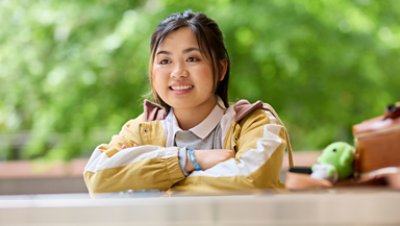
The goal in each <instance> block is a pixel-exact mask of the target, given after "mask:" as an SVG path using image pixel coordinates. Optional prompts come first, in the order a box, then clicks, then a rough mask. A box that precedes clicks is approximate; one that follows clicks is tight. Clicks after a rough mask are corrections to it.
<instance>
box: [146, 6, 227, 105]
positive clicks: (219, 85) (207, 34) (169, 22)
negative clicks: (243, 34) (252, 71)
mask: <svg viewBox="0 0 400 226" xmlns="http://www.w3.org/2000/svg"><path fill="white" fill-rule="evenodd" d="M184 27H188V28H190V29H191V30H192V32H193V33H194V34H195V36H196V39H197V43H198V45H199V48H200V51H201V52H202V54H204V55H205V56H206V57H207V59H209V60H210V62H211V64H212V71H213V75H214V80H215V81H216V82H215V83H216V84H215V85H216V88H215V94H216V95H218V96H219V97H221V99H222V100H223V102H224V105H225V107H228V106H229V104H228V81H229V72H230V60H229V55H228V52H227V50H226V48H225V44H224V39H223V34H222V32H221V30H220V29H219V27H218V25H217V23H216V22H215V21H214V20H212V19H210V18H208V17H207V16H206V15H205V14H203V13H195V12H192V11H191V10H187V11H184V12H183V13H176V14H172V15H171V16H169V17H168V18H166V19H165V20H164V21H162V22H161V23H160V24H159V25H158V27H157V29H156V31H155V32H154V33H153V35H152V36H151V42H150V51H151V57H150V63H149V79H150V83H151V84H152V75H151V68H152V65H153V62H154V57H155V52H156V50H157V48H158V46H159V45H160V43H161V42H162V41H163V40H164V39H165V37H167V35H168V34H170V33H171V32H173V31H176V30H178V29H180V28H184ZM222 60H226V63H227V68H226V73H225V76H224V79H223V80H222V81H219V75H220V74H221V73H222V70H223V67H222V65H221V61H222ZM152 93H153V97H154V100H155V101H156V102H157V103H159V104H161V105H162V106H163V107H165V108H167V109H169V108H170V106H169V105H168V104H166V103H165V102H164V101H163V100H162V99H161V98H160V97H159V96H158V94H157V93H156V92H155V90H154V89H153V88H152Z"/></svg>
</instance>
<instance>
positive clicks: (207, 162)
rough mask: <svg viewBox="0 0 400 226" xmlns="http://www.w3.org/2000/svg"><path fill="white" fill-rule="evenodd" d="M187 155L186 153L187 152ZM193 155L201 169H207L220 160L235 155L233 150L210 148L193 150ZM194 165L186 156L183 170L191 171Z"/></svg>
mask: <svg viewBox="0 0 400 226" xmlns="http://www.w3.org/2000/svg"><path fill="white" fill-rule="evenodd" d="M187 155H188V154H187ZM194 156H195V158H196V161H197V162H198V163H199V165H200V167H201V168H202V169H203V170H206V169H209V168H211V167H213V166H215V165H217V164H218V163H220V162H223V161H226V160H228V159H230V158H233V157H234V156H235V152H234V151H232V150H228V149H212V150H195V151H194ZM193 170H194V166H193V164H192V162H191V161H190V159H189V156H187V158H186V165H185V171H186V172H187V173H191V172H192V171H193Z"/></svg>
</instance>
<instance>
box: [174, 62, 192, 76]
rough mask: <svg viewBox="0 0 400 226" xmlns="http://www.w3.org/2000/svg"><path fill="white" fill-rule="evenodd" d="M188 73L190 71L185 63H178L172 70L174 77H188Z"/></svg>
mask: <svg viewBox="0 0 400 226" xmlns="http://www.w3.org/2000/svg"><path fill="white" fill-rule="evenodd" d="M188 75H189V72H188V71H187V70H186V68H185V65H184V64H183V63H177V64H176V66H175V67H174V69H173V71H172V72H171V77H172V78H181V77H187V76H188Z"/></svg>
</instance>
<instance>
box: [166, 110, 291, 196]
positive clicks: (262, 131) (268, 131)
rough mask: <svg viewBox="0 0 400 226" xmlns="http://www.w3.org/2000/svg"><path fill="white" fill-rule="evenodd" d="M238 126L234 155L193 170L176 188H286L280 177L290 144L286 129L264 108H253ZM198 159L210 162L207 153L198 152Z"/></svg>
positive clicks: (221, 189)
mask: <svg viewBox="0 0 400 226" xmlns="http://www.w3.org/2000/svg"><path fill="white" fill-rule="evenodd" d="M235 127H236V129H235V131H240V133H238V134H237V135H238V136H237V139H235V138H233V140H234V142H233V143H234V144H233V146H234V150H235V157H234V158H228V159H227V160H226V161H223V162H220V163H219V164H216V165H215V166H213V167H211V168H208V169H205V170H202V171H193V172H192V173H191V175H189V176H188V177H187V178H186V179H185V180H183V181H180V182H179V183H178V184H177V185H176V186H174V187H173V189H174V190H175V191H194V192H221V191H244V190H253V189H281V188H284V185H283V184H282V183H281V182H280V178H279V176H280V171H281V167H282V161H283V157H284V153H285V149H286V144H287V141H286V139H285V128H284V127H283V126H282V125H281V124H279V123H278V121H277V120H276V119H275V118H274V116H273V115H272V114H271V113H270V112H268V111H263V110H256V111H254V112H253V113H251V114H250V115H249V116H247V117H246V118H244V119H243V120H242V121H241V122H240V123H239V124H237V125H235ZM231 132H232V133H233V131H231ZM231 136H234V135H233V134H231ZM226 147H228V146H226ZM210 153H211V152H210ZM196 158H197V161H198V162H199V164H200V165H201V162H202V161H207V155H196Z"/></svg>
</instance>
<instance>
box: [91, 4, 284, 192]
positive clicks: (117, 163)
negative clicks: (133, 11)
mask: <svg viewBox="0 0 400 226" xmlns="http://www.w3.org/2000/svg"><path fill="white" fill-rule="evenodd" d="M150 48H151V58H150V67H149V71H150V73H149V79H150V83H151V89H152V92H153V94H154V101H155V103H152V102H149V101H145V103H144V113H143V114H142V115H140V116H139V117H137V118H136V119H133V120H130V121H128V122H127V123H126V124H125V125H124V126H123V128H122V130H121V132H120V133H119V134H118V135H115V136H113V137H112V139H111V141H110V142H109V143H108V144H101V145H99V146H98V147H97V148H96V149H95V150H94V152H93V154H92V156H91V158H90V160H89V162H88V164H87V166H86V168H85V172H84V178H85V182H86V185H87V187H88V189H89V191H90V193H92V194H95V193H102V192H121V191H129V190H160V191H185V192H207V193H208V192H223V191H237V192H239V191H240V192H242V191H248V190H254V189H283V188H284V185H283V184H282V183H281V181H280V178H279V175H280V170H281V167H282V161H283V158H284V153H285V150H286V148H287V149H289V154H291V148H290V143H289V140H288V135H287V131H286V129H285V127H284V126H283V124H282V122H281V121H280V120H279V117H278V115H277V114H276V112H275V111H274V110H273V108H272V107H271V106H269V105H268V104H264V103H262V102H261V101H257V102H256V103H253V104H252V103H250V102H248V101H246V100H241V101H239V102H237V103H235V104H233V105H231V106H229V104H228V95H227V91H228V79H229V73H230V70H229V69H230V61H229V56H228V53H227V51H226V48H225V45H224V42H223V36H222V32H221V31H220V29H219V27H218V25H217V24H216V23H215V21H213V20H211V19H210V18H208V17H207V16H206V15H205V14H202V13H194V12H192V11H185V12H183V13H180V14H173V15H171V16H170V17H168V18H167V19H165V20H164V21H163V22H161V23H160V25H159V26H158V27H157V29H156V31H155V33H154V34H153V36H152V39H151V46H150ZM289 156H291V155H289ZM289 161H290V163H291V164H292V160H291V158H289Z"/></svg>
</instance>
